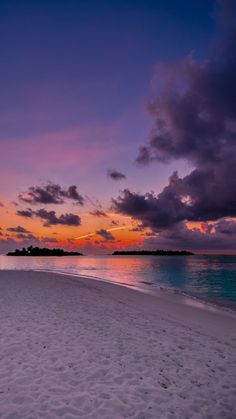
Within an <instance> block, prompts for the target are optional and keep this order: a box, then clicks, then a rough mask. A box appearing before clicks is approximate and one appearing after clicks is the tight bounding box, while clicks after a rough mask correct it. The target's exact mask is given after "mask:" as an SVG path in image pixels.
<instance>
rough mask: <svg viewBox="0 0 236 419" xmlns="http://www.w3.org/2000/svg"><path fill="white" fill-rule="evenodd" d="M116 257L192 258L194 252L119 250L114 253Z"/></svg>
mask: <svg viewBox="0 0 236 419" xmlns="http://www.w3.org/2000/svg"><path fill="white" fill-rule="evenodd" d="M113 255H114V256H117V255H124V256H191V255H194V253H192V252H188V251H187V250H127V251H123V250H121V251H120V250H117V251H116V252H114V253H113Z"/></svg>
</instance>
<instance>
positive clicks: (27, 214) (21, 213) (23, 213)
mask: <svg viewBox="0 0 236 419" xmlns="http://www.w3.org/2000/svg"><path fill="white" fill-rule="evenodd" d="M16 214H17V215H19V216H20V217H25V218H32V217H33V211H32V209H31V208H28V209H27V210H18V211H17V212H16Z"/></svg>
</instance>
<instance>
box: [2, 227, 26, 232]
mask: <svg viewBox="0 0 236 419" xmlns="http://www.w3.org/2000/svg"><path fill="white" fill-rule="evenodd" d="M7 231H11V232H13V233H30V231H28V230H26V229H25V228H24V227H21V226H18V227H8V228H7Z"/></svg>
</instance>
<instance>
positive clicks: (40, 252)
mask: <svg viewBox="0 0 236 419" xmlns="http://www.w3.org/2000/svg"><path fill="white" fill-rule="evenodd" d="M191 255H194V253H192V252H188V251H187V250H116V251H115V252H114V253H112V256H191ZM7 256H83V253H79V252H68V251H66V250H63V249H59V248H56V249H48V248H46V247H43V248H40V247H33V246H29V247H27V248H25V247H23V249H21V250H20V249H16V250H15V251H14V252H9V253H7Z"/></svg>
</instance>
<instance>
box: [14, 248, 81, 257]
mask: <svg viewBox="0 0 236 419" xmlns="http://www.w3.org/2000/svg"><path fill="white" fill-rule="evenodd" d="M7 256H83V253H79V252H67V251H65V250H63V249H47V248H46V247H43V248H40V247H33V246H29V247H27V249H25V248H23V249H22V250H19V249H16V250H15V252H9V253H7Z"/></svg>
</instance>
